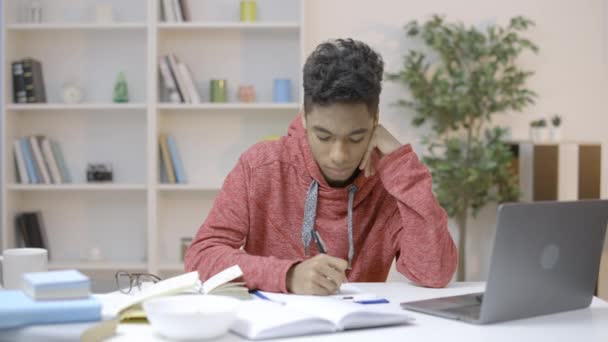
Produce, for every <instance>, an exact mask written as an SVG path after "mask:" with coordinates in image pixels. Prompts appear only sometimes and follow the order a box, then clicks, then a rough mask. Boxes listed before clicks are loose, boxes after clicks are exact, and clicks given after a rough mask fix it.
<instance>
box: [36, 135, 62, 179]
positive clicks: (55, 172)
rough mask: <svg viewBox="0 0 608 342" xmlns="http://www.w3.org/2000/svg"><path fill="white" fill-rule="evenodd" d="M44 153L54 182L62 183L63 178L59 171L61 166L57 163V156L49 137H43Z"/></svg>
mask: <svg viewBox="0 0 608 342" xmlns="http://www.w3.org/2000/svg"><path fill="white" fill-rule="evenodd" d="M41 145H42V154H43V155H44V159H45V160H46V162H47V165H48V166H49V170H50V172H51V179H52V181H53V183H54V184H61V183H63V180H62V179H61V172H59V166H58V165H57V161H56V160H55V156H54V155H53V150H52V149H51V142H50V141H49V139H47V138H42V144H41Z"/></svg>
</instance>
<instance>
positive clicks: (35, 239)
mask: <svg viewBox="0 0 608 342" xmlns="http://www.w3.org/2000/svg"><path fill="white" fill-rule="evenodd" d="M15 221H16V222H15V223H16V229H17V236H20V237H21V242H22V244H23V246H24V247H34V248H44V249H46V250H47V253H48V255H49V258H50V256H51V251H50V249H49V243H48V238H47V234H46V229H45V227H44V222H43V220H42V212H40V211H33V212H22V213H20V214H17V216H16V217H15Z"/></svg>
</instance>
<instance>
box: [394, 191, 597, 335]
mask: <svg viewBox="0 0 608 342" xmlns="http://www.w3.org/2000/svg"><path fill="white" fill-rule="evenodd" d="M607 223H608V200H585V201H574V202H534V203H509V204H503V205H500V206H499V208H498V227H497V229H496V237H495V240H494V247H493V252H492V259H491V261H490V271H489V275H488V281H487V284H486V290H485V292H484V293H473V294H468V295H462V296H453V297H443V298H436V299H430V300H423V301H416V302H408V303H401V307H402V308H404V309H408V310H413V311H418V312H423V313H427V314H431V315H436V316H442V317H446V318H451V319H457V320H462V321H466V322H470V323H476V324H485V323H493V322H501V321H507V320H514V319H520V318H526V317H532V316H538V315H545V314H551V313H556V312H561V311H567V310H574V309H580V308H585V307H587V306H589V304H591V300H592V298H593V293H594V290H595V285H596V282H597V277H598V271H599V265H600V257H601V254H602V248H603V245H604V236H605V233H606V224H607Z"/></svg>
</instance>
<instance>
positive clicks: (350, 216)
mask: <svg viewBox="0 0 608 342" xmlns="http://www.w3.org/2000/svg"><path fill="white" fill-rule="evenodd" d="M357 191H359V188H357V186H356V185H354V184H353V185H351V186H350V187H349V188H348V219H347V220H348V269H349V270H350V269H351V268H352V266H353V257H354V256H355V243H354V242H353V202H354V199H355V193H357Z"/></svg>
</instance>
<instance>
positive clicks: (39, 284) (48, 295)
mask: <svg viewBox="0 0 608 342" xmlns="http://www.w3.org/2000/svg"><path fill="white" fill-rule="evenodd" d="M23 292H24V293H25V294H27V295H28V296H29V297H30V298H32V299H34V300H51V299H52V300H56V299H80V298H88V297H89V296H90V295H91V281H90V280H89V277H87V276H86V275H84V274H82V273H80V272H79V271H77V270H60V271H48V272H31V273H26V274H24V275H23Z"/></svg>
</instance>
